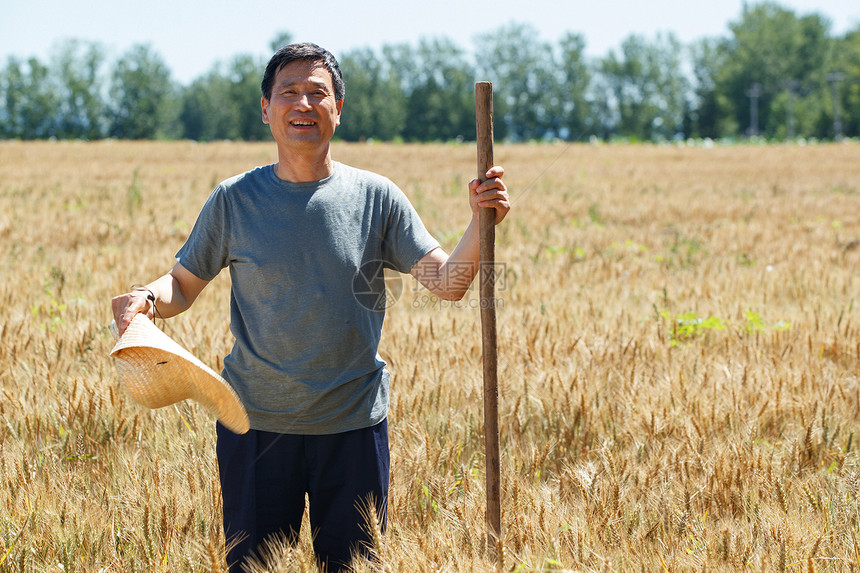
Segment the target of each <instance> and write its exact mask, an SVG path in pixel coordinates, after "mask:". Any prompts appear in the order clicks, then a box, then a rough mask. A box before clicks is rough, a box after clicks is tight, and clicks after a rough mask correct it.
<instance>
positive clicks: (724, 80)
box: [717, 2, 829, 137]
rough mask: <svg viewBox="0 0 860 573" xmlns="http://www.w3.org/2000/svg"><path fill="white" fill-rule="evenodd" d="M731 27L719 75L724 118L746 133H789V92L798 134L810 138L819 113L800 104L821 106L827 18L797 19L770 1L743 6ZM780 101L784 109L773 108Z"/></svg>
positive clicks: (827, 30) (827, 27)
mask: <svg viewBox="0 0 860 573" xmlns="http://www.w3.org/2000/svg"><path fill="white" fill-rule="evenodd" d="M729 28H730V30H731V34H732V35H731V37H730V38H729V40H728V42H727V51H728V53H727V56H726V60H725V65H724V66H722V68H721V70H720V73H719V74H718V76H717V93H718V98H719V102H720V104H721V115H724V116H726V118H727V119H729V120H730V121H729V124H734V125H737V126H739V127H738V128H739V129H741V130H746V132H747V133H749V132H750V131H751V130H757V131H758V132H760V133H763V134H764V135H765V136H768V137H773V136H777V135H780V134H785V132H786V123H787V106H788V103H789V100H788V97H787V95H786V90H787V88H788V87H791V89H792V94H793V95H792V105H793V106H796V109H795V111H796V112H797V113H796V114H795V115H796V117H797V121H798V126H799V127H798V129H799V131H800V132H801V134H803V133H804V132H805V133H806V134H808V135H812V134H810V133H808V132H809V130H810V129H813V126H812V125H811V124H813V123H815V116H820V113H816V111H815V110H814V109H811V108H814V107H815V106H810V105H809V104H810V102H809V101H802V99H803V98H805V97H807V96H809V97H812V98H813V99H814V100H818V101H821V90H822V89H823V87H824V85H825V81H826V80H825V79H824V74H825V71H826V70H825V67H826V62H827V59H828V50H829V40H828V36H829V23H828V22H827V21H826V19H825V18H823V17H822V16H820V15H818V14H812V15H809V16H805V17H803V18H798V17H797V16H796V15H795V13H794V12H793V11H792V10H789V9H786V8H783V7H781V6H779V5H777V4H774V3H770V2H767V3H761V4H754V5H747V4H745V5H744V9H743V12H742V14H741V18H740V20H739V21H737V22H734V23H731V24H730V25H729ZM780 98H781V99H782V101H783V102H784V104H783V106H782V108H783V109H780V106H777V105H775V104H776V103H778V101H779V100H780ZM754 123H755V124H756V125H753V124H754ZM747 126H749V128H747ZM723 135H729V134H728V133H723Z"/></svg>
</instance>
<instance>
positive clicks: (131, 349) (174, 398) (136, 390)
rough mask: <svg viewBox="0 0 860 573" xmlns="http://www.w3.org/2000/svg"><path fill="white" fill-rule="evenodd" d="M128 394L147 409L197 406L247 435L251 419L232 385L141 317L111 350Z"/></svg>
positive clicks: (231, 428)
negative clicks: (186, 402)
mask: <svg viewBox="0 0 860 573" xmlns="http://www.w3.org/2000/svg"><path fill="white" fill-rule="evenodd" d="M111 355H112V356H114V357H115V358H116V365H117V372H118V374H119V379H120V382H121V383H122V385H123V387H124V388H125V390H126V392H128V394H129V395H130V396H131V398H132V399H133V400H134V401H135V402H137V403H138V404H140V405H142V406H145V407H147V408H162V407H164V406H169V405H170V404H175V403H176V402H180V401H182V400H186V399H191V400H194V401H196V402H198V403H199V404H200V405H201V406H203V407H204V408H205V409H206V410H208V411H209V412H210V413H212V414H213V415H214V416H215V417H216V418H218V420H219V421H220V422H221V423H222V424H223V425H224V426H225V427H227V428H228V429H230V430H231V431H233V432H235V433H239V434H244V433H245V432H247V431H248V429H249V427H250V423H249V420H248V414H247V412H246V411H245V408H244V407H243V406H242V403H241V402H240V401H239V397H238V396H237V395H236V392H235V391H234V390H233V388H231V387H230V385H229V384H228V383H227V381H226V380H224V379H223V378H222V377H221V376H219V375H218V374H216V373H215V372H214V371H213V370H212V369H211V368H209V367H208V366H206V365H205V364H203V363H202V362H201V361H200V360H198V359H197V358H196V357H195V356H194V355H192V354H191V353H190V352H188V351H187V350H185V349H184V348H183V347H182V346H180V345H179V344H177V343H176V342H175V341H174V340H173V339H172V338H170V337H169V336H167V335H166V334H164V333H163V332H162V331H161V330H159V329H158V328H157V327H156V326H155V325H154V324H152V321H150V320H149V319H148V318H146V317H145V316H144V315H142V314H139V315H137V316H135V317H134V319H132V322H131V324H130V325H129V326H128V328H127V329H126V331H125V333H124V334H123V335H122V337H121V338H120V339H119V341H118V342H117V344H116V345H115V346H114V348H113V350H111Z"/></svg>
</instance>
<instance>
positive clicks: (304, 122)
mask: <svg viewBox="0 0 860 573" xmlns="http://www.w3.org/2000/svg"><path fill="white" fill-rule="evenodd" d="M290 125H292V126H294V127H313V126H314V125H316V122H315V121H311V120H309V119H294V120H293V121H291V122H290Z"/></svg>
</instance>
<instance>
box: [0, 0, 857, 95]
mask: <svg viewBox="0 0 860 573" xmlns="http://www.w3.org/2000/svg"><path fill="white" fill-rule="evenodd" d="M759 1H760V0H748V3H749V4H750V5H753V4H756V3H758V2H759ZM777 3H778V4H779V5H780V6H782V7H784V8H787V9H790V10H793V11H794V12H795V14H797V15H798V16H803V15H806V14H809V13H812V12H816V13H819V14H822V15H824V16H826V17H827V18H828V19H829V20H830V22H831V24H832V28H831V31H832V33H833V34H834V35H841V34H844V33H845V32H847V31H849V30H853V29H856V28H857V27H860V1H858V0H779V1H778V2H777ZM743 4H744V0H708V1H703V0H474V1H472V0H431V1H426V2H416V1H414V0H412V1H410V0H326V1H325V2H314V1H313V0H305V1H302V2H298V1H295V0H281V1H280V2H273V1H271V0H269V1H266V2H262V1H259V0H237V1H228V0H206V1H205V2H204V1H202V0H144V1H143V2H122V1H119V2H118V1H116V0H112V1H110V2H108V1H106V0H78V1H74V2H73V1H69V0H0V65H5V62H6V60H7V58H8V57H9V56H16V57H18V58H28V57H32V56H35V57H37V58H38V59H39V60H40V61H42V62H43V63H48V62H49V61H50V59H51V57H52V55H53V54H54V53H56V50H57V45H58V42H60V41H62V40H64V39H80V40H85V41H90V42H92V41H95V42H99V43H101V44H102V45H103V46H104V47H105V49H106V50H107V53H108V55H109V56H110V57H111V58H116V57H119V56H120V55H121V54H122V53H123V52H124V51H125V50H127V49H128V48H130V47H131V46H132V45H134V44H140V43H148V44H150V45H151V47H152V48H153V49H154V50H155V51H156V52H157V53H158V54H159V55H160V56H161V57H162V58H163V59H164V61H165V62H166V64H167V66H168V68H169V69H170V70H171V73H172V76H173V79H175V80H177V81H179V82H180V83H182V84H186V85H187V84H188V83H190V82H191V81H192V80H194V79H195V78H197V77H200V76H201V75H203V74H204V73H206V72H207V71H209V70H211V69H212V66H213V65H214V64H215V63H216V62H218V61H226V60H229V59H230V58H232V57H233V56H235V55H237V54H240V53H242V54H252V55H255V56H259V57H261V58H265V59H267V58H268V57H269V56H270V55H271V53H270V44H271V42H272V40H273V38H275V36H276V35H277V34H278V33H279V32H283V31H287V32H290V33H291V34H292V36H293V39H294V40H296V41H311V42H315V43H317V44H319V45H321V46H323V47H324V48H326V49H328V50H329V51H331V52H332V53H334V55H335V56H337V57H340V56H342V55H343V54H345V53H346V52H348V51H350V50H353V49H357V48H365V47H369V48H372V49H378V48H380V47H381V46H383V45H386V44H396V43H404V42H405V43H411V44H416V43H417V41H418V40H419V39H420V38H437V37H445V38H448V39H450V40H452V41H453V42H454V43H455V44H457V45H458V46H460V47H462V48H463V49H465V50H471V49H473V48H474V47H475V42H476V40H477V38H479V37H480V35H481V34H482V33H486V32H496V31H499V30H500V29H502V27H503V26H505V25H507V24H511V23H525V24H530V25H531V26H533V27H534V28H535V29H536V30H537V32H538V37H537V39H539V40H542V41H546V42H551V43H556V42H557V41H558V40H559V39H560V38H561V37H562V36H563V35H564V34H566V33H567V32H576V33H581V34H582V35H583V36H584V37H585V40H586V52H587V53H588V55H590V56H605V55H607V54H608V53H609V51H610V50H613V49H615V50H617V49H618V48H619V46H620V45H621V42H622V41H623V40H624V38H626V37H628V36H629V35H631V34H640V35H644V36H645V37H646V38H649V39H653V38H656V35H657V34H658V33H664V34H665V33H668V32H673V33H674V34H675V35H676V36H677V37H678V39H679V40H680V41H681V42H683V43H685V44H686V43H690V42H693V41H695V40H698V39H701V38H705V37H712V36H723V37H726V36H728V35H729V28H728V25H729V23H730V22H734V21H738V20H739V18H740V15H741V12H742V6H743Z"/></svg>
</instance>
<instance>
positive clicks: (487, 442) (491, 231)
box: [475, 82, 503, 563]
mask: <svg viewBox="0 0 860 573" xmlns="http://www.w3.org/2000/svg"><path fill="white" fill-rule="evenodd" d="M475 124H476V127H477V135H478V179H480V180H481V181H484V180H485V179H486V178H487V176H486V174H487V171H488V170H489V169H490V167H492V166H493V84H492V83H491V82H478V83H476V84H475ZM478 216H479V223H480V276H479V280H480V287H481V340H482V349H483V361H484V448H485V450H486V451H485V455H486V459H487V526H488V532H487V541H488V547H492V548H498V547H499V541H500V540H501V535H502V501H501V469H500V464H499V384H498V369H497V365H498V361H497V358H498V355H497V347H496V297H495V282H496V281H495V260H496V255H495V243H496V210H495V209H493V208H481V209H480V211H479V213H478ZM497 558H498V560H499V563H502V560H503V555H502V552H501V551H497Z"/></svg>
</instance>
